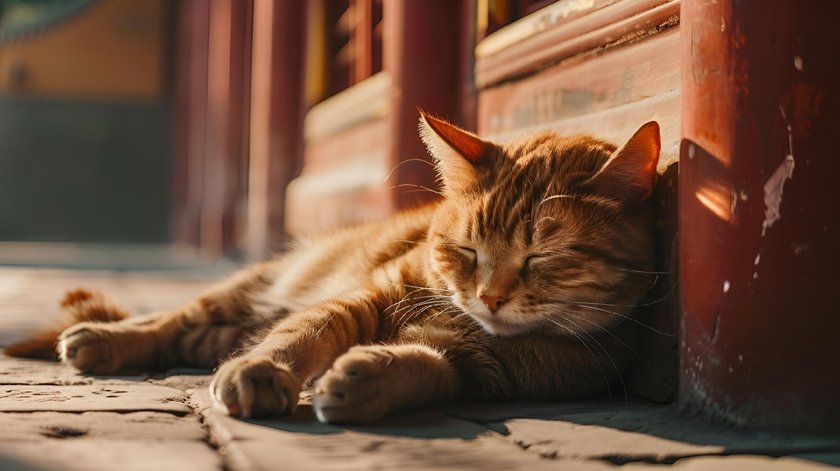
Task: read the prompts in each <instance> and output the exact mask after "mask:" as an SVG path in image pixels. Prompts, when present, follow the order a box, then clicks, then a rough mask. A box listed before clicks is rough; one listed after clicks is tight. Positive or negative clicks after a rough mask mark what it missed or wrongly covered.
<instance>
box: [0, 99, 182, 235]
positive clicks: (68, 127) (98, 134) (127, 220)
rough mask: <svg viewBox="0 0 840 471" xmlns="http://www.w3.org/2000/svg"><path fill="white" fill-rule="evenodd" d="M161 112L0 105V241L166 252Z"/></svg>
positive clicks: (62, 104)
mask: <svg viewBox="0 0 840 471" xmlns="http://www.w3.org/2000/svg"><path fill="white" fill-rule="evenodd" d="M170 172H171V145H170V116H169V109H168V107H167V106H165V105H161V104H125V103H97V102H69V101H59V100H46V99H22V98H9V97H0V240H20V241H56V242H68V241H72V242H165V241H166V240H167V239H168V214H169V200H170V198H169V194H170Z"/></svg>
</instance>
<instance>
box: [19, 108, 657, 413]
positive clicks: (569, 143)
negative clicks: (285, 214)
mask: <svg viewBox="0 0 840 471" xmlns="http://www.w3.org/2000/svg"><path fill="white" fill-rule="evenodd" d="M420 132H421V135H422V138H423V141H424V142H425V143H426V145H427V147H428V149H429V152H430V153H431V155H432V156H433V157H434V159H435V162H436V165H437V168H438V171H439V174H440V177H441V182H442V185H443V194H444V195H445V197H444V198H443V200H442V201H439V202H437V203H433V204H430V205H428V206H425V207H422V208H420V209H416V210H413V211H408V212H405V213H402V214H399V215H397V216H394V217H393V218H391V219H389V220H387V221H384V222H378V223H372V224H367V225H361V226H358V227H353V228H349V229H344V230H340V231H338V232H335V233H334V234H332V235H328V236H326V237H322V238H319V239H315V240H311V241H308V242H302V243H300V244H299V245H298V246H297V247H296V248H295V249H293V250H291V251H289V252H288V253H286V254H284V255H282V256H280V257H278V258H276V259H274V260H271V261H268V262H264V263H260V264H257V265H254V266H251V267H249V268H247V269H245V270H244V271H242V272H240V273H239V274H237V275H235V276H234V277H232V278H230V279H229V280H227V281H225V282H223V283H222V284H220V285H218V286H216V287H214V288H212V289H211V290H209V291H208V292H207V293H206V294H205V295H204V296H202V297H201V298H199V299H198V300H196V301H195V302H193V303H191V304H188V305H187V306H184V307H183V308H181V309H178V310H175V311H171V312H162V313H156V314H150V315H146V316H139V317H133V318H127V317H126V315H125V314H124V313H123V312H122V311H121V310H120V309H119V308H118V307H116V306H113V305H111V304H110V303H109V302H108V301H106V300H105V299H103V298H102V297H101V295H99V294H96V293H91V292H88V291H83V290H79V291H75V292H72V293H69V294H68V295H67V298H66V299H65V300H64V303H63V306H64V309H65V311H66V312H67V319H68V321H67V322H66V324H64V325H63V326H62V328H63V327H67V326H68V325H70V324H73V323H75V325H71V326H69V327H67V328H66V330H64V331H63V332H62V333H61V334H60V337H59V339H58V352H59V354H60V357H61V360H62V361H64V362H65V363H67V364H69V365H72V366H73V367H75V368H78V369H79V370H81V371H83V372H86V373H93V374H110V373H116V372H120V371H128V370H143V369H162V368H167V367H171V366H175V365H185V366H186V365H193V366H215V365H217V364H218V363H219V361H222V363H221V365H220V366H219V367H218V369H217V371H216V373H215V377H214V378H213V381H212V384H211V386H210V389H211V393H212V396H213V398H214V400H215V401H216V402H217V404H218V405H219V406H220V407H222V408H224V409H225V410H226V411H227V412H228V413H229V414H231V415H233V416H242V417H255V416H263V415H268V414H287V413H290V412H291V411H292V410H293V409H294V408H295V406H296V405H297V403H298V399H299V395H300V392H301V389H302V388H304V387H305V386H306V385H308V384H309V382H310V381H313V380H314V381H315V383H314V385H313V388H314V389H313V396H312V400H313V404H314V408H315V411H316V413H317V416H318V418H319V420H321V421H323V422H345V423H347V422H369V421H373V420H377V419H379V418H381V417H383V416H385V415H386V414H388V413H390V412H392V411H396V410H401V409H407V408H414V407H418V406H422V405H426V404H433V403H443V402H447V401H453V400H462V399H471V400H482V399H523V400H561V399H568V398H580V397H586V396H592V395H598V394H603V393H604V392H606V391H607V389H608V388H609V387H610V383H613V382H614V381H615V380H616V379H620V378H621V376H620V372H621V369H622V368H623V367H625V366H626V364H627V363H628V360H630V355H631V352H632V348H631V346H630V345H632V343H633V342H634V337H635V335H634V334H633V332H632V327H633V324H634V322H632V321H634V318H633V317H632V316H633V315H634V311H633V306H634V305H636V304H637V303H638V302H639V300H640V299H641V298H642V297H643V296H644V294H645V292H646V290H647V288H648V287H649V285H650V278H649V276H650V275H649V271H650V270H651V269H652V265H653V253H654V251H653V220H652V213H651V210H650V207H649V206H650V205H649V204H647V200H648V198H649V196H650V194H651V192H652V190H653V186H654V182H655V178H656V163H657V160H658V157H659V149H660V143H659V127H658V125H657V124H656V123H655V122H650V123H647V124H645V125H644V126H642V127H641V128H640V129H639V130H638V131H637V132H636V133H635V134H634V135H633V136H632V137H631V138H630V140H629V141H627V143H625V144H624V145H623V146H622V147H620V148H616V147H615V146H613V145H611V144H608V143H606V142H602V141H600V140H596V139H593V138H590V137H585V136H578V137H571V138H564V137H560V136H557V135H555V134H553V133H543V134H537V135H533V136H530V137H527V138H524V139H521V140H517V141H513V142H510V143H507V144H495V143H492V142H489V141H486V140H483V139H481V138H479V137H478V136H476V135H474V134H471V133H469V132H466V131H464V130H461V129H459V128H457V127H455V126H453V125H451V124H448V123H446V122H444V121H441V120H438V119H436V118H433V117H431V116H428V115H425V114H424V115H422V116H421V119H420ZM120 319H122V320H120ZM84 320H88V321H91V320H93V321H99V322H81V323H79V321H84ZM115 320H116V321H117V322H103V321H115ZM57 335H58V332H53V333H50V332H46V333H42V334H41V335H40V336H39V337H37V338H35V339H33V340H31V341H29V342H28V343H26V342H25V343H23V344H21V345H17V346H13V347H10V348H9V349H7V352H8V353H10V354H17V355H32V354H33V353H35V352H37V350H38V347H39V346H40V347H41V348H43V346H44V345H49V346H54V345H55V342H56V340H55V339H56V336H57Z"/></svg>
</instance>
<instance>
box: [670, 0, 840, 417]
mask: <svg viewBox="0 0 840 471" xmlns="http://www.w3.org/2000/svg"><path fill="white" fill-rule="evenodd" d="M829 10H834V12H833V13H831V12H829ZM836 10H837V7H836V6H833V5H828V4H827V3H825V2H817V1H801V0H776V1H766V2H741V1H734V0H717V1H709V0H683V3H682V14H681V18H682V23H681V28H682V33H681V35H682V57H683V59H682V70H683V72H682V74H683V76H682V91H681V93H682V110H683V111H682V113H683V116H682V144H681V155H680V178H679V180H680V181H679V184H680V190H679V191H680V208H679V214H680V238H681V240H680V257H679V258H680V296H681V311H682V338H681V385H680V398H681V402H682V403H683V404H684V405H685V406H687V407H692V408H699V409H702V410H704V411H706V412H708V413H711V414H713V415H717V416H721V417H724V418H727V419H729V420H731V421H734V422H736V423H741V424H749V425H760V426H775V427H784V428H795V429H803V430H804V429H810V428H814V427H831V426H836V424H837V423H838V420H840V402H838V401H837V391H838V389H840V375H838V373H837V362H838V360H840V342H838V338H840V337H838V335H839V334H838V332H840V307H838V301H837V294H838V292H840V276H838V274H837V273H838V267H840V237H838V232H840V184H838V176H840V159H838V158H837V154H838V136H840V61H838V57H840V42H838V41H836V39H835V38H833V31H834V28H835V27H836V25H835V20H836V18H837V14H836V13H837V12H836Z"/></svg>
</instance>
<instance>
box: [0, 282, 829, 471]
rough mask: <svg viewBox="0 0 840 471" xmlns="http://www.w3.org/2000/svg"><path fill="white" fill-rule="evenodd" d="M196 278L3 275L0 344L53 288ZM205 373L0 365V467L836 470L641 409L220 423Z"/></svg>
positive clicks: (126, 297)
mask: <svg viewBox="0 0 840 471" xmlns="http://www.w3.org/2000/svg"><path fill="white" fill-rule="evenodd" d="M206 282H207V280H205V279H201V277H191V276H187V275H184V274H180V275H173V274H169V275H165V274H150V273H146V274H126V273H124V274H113V273H95V272H72V271H56V270H49V271H41V270H26V269H0V306H2V309H0V344H3V343H5V342H8V341H11V340H14V339H16V338H19V337H20V336H22V335H24V334H25V333H26V332H27V331H31V330H32V329H34V328H36V327H37V326H38V325H40V324H41V323H43V322H45V321H47V320H48V318H49V316H50V315H51V314H52V312H53V311H54V308H53V306H55V303H57V301H58V299H60V297H61V293H62V292H63V290H64V289H69V288H74V287H76V286H79V285H84V286H99V287H101V289H102V291H103V292H105V293H106V294H109V295H111V296H112V297H113V298H114V299H116V300H119V301H121V302H123V304H124V305H126V306H127V307H129V308H132V309H134V310H135V311H137V312H144V311H147V310H152V309H161V308H165V307H172V306H175V305H177V304H178V303H180V302H183V301H185V300H187V299H189V298H190V297H192V296H194V295H195V294H196V293H198V292H199V291H200V290H201V288H202V287H203V286H205V285H206ZM208 373H209V372H206V371H195V370H172V371H169V372H167V373H166V374H163V375H157V376H121V377H88V376H82V375H79V374H77V373H75V372H74V371H73V370H72V369H69V368H66V367H64V366H61V365H59V364H55V363H47V362H37V361H22V360H16V359H10V358H6V357H0V470H49V469H62V470H64V469H71V470H73V469H76V470H99V469H101V470H115V469H120V470H133V469H138V470H146V469H148V470H168V469H173V470H176V469H177V470H193V469H195V470H212V469H224V470H234V471H236V470H260V469H293V470H307V469H312V470H330V469H335V470H355V469H397V468H399V469H405V470H415V469H480V470H496V469H499V470H507V469H529V470H531V469H533V470H541V469H580V470H607V469H616V468H617V467H622V468H627V469H631V470H632V469H639V468H647V469H662V468H664V467H672V468H676V469H681V470H719V469H733V470H741V469H770V470H776V469H779V470H781V469H796V470H800V469H801V470H818V469H836V468H835V466H840V438H838V437H837V436H834V437H829V436H821V435H812V436H802V435H786V434H773V433H767V432H760V431H745V430H736V429H734V428H730V427H726V426H722V425H720V424H711V423H707V422H705V421H703V420H701V419H699V418H697V417H692V416H688V415H684V414H681V413H680V412H679V411H677V410H676V409H675V408H674V407H673V406H662V405H656V404H651V403H647V402H644V401H640V400H630V401H629V402H625V401H624V400H623V399H622V400H619V401H607V402H605V401H588V402H578V403H564V404H489V405H478V404H471V405H470V404H467V405H456V406H449V407H443V408H434V409H426V410H420V411H414V412H408V413H405V414H400V415H397V416H394V417H391V418H388V419H386V420H384V421H382V422H380V423H377V424H375V425H370V426H364V427H340V426H332V425H325V424H320V423H318V422H317V421H316V420H315V417H314V414H313V413H312V409H311V407H310V406H309V405H308V403H306V402H305V401H304V403H303V404H302V405H301V406H300V407H299V408H298V410H297V411H296V413H295V414H294V415H293V416H292V417H287V418H282V419H272V420H247V421H246V420H238V419H233V418H230V417H228V416H226V415H224V414H222V413H220V412H218V411H217V410H215V409H213V408H212V407H211V404H210V400H209V396H208V393H207V384H208V383H209V380H210V376H209V374H208Z"/></svg>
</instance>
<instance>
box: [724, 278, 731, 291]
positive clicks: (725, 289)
mask: <svg viewBox="0 0 840 471" xmlns="http://www.w3.org/2000/svg"><path fill="white" fill-rule="evenodd" d="M730 286H731V285H730V284H729V280H726V281H724V282H723V292H724V293H728V292H729V287H730Z"/></svg>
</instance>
